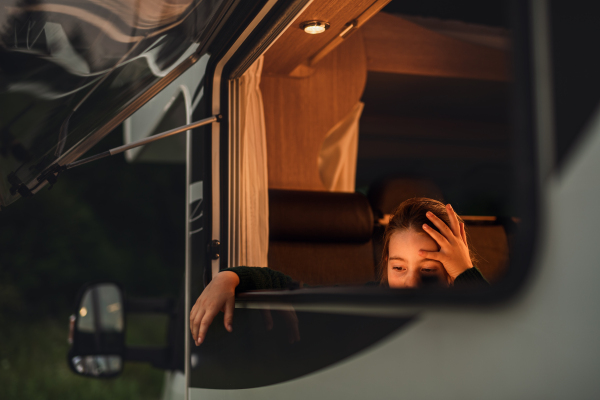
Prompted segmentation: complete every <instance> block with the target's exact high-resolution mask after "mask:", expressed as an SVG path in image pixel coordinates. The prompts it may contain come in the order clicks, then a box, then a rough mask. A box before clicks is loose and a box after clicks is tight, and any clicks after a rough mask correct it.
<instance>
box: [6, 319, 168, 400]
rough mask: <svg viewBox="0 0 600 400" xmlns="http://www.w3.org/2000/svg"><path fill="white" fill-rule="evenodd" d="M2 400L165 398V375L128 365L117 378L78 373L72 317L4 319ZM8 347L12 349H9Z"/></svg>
mask: <svg viewBox="0 0 600 400" xmlns="http://www.w3.org/2000/svg"><path fill="white" fill-rule="evenodd" d="M0 325H1V326H2V330H0V343H3V345H2V347H0V398H2V400H24V399H26V400H37V399H40V400H51V399H60V400H69V399H87V400H102V399H115V400H116V399H150V400H152V399H159V398H160V394H161V389H162V384H163V380H164V372H163V371H161V370H158V369H154V368H152V367H151V366H149V365H144V364H135V363H128V364H126V365H125V369H124V371H123V374H122V375H121V376H119V377H118V378H115V379H91V378H86V377H81V376H78V375H75V374H74V373H73V372H71V370H70V369H69V366H68V365H67V360H66V354H67V350H68V344H67V333H68V318H67V315H64V316H62V317H61V318H56V317H55V318H46V319H42V320H34V321H27V322H25V321H19V320H17V319H15V318H12V319H11V320H10V321H7V319H6V318H4V319H3V320H2V321H0ZM4 344H8V345H4Z"/></svg>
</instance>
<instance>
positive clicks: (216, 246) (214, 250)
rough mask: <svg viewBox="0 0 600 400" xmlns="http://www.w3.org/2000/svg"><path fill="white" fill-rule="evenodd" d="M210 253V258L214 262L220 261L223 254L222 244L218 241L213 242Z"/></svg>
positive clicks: (210, 245) (209, 249)
mask: <svg viewBox="0 0 600 400" xmlns="http://www.w3.org/2000/svg"><path fill="white" fill-rule="evenodd" d="M208 252H209V253H210V258H212V259H213V260H218V259H219V257H220V255H219V254H220V253H221V242H219V241H218V240H213V241H211V242H210V244H209V245H208Z"/></svg>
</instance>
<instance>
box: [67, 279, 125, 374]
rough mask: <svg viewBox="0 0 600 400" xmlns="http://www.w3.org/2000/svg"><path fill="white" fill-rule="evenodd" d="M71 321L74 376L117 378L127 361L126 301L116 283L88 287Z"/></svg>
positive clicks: (69, 355)
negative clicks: (125, 360)
mask: <svg viewBox="0 0 600 400" xmlns="http://www.w3.org/2000/svg"><path fill="white" fill-rule="evenodd" d="M76 304H77V311H76V312H75V314H74V315H72V316H71V318H70V333H69V341H70V342H71V348H70V350H69V353H68V356H67V357H68V363H69V366H70V367H71V369H72V370H73V372H75V373H76V374H79V375H84V376H90V377H94V378H113V377H116V376H118V375H119V374H120V373H121V372H122V371H123V362H124V359H125V352H126V348H125V311H126V310H125V301H124V295H123V291H122V289H121V287H120V286H119V285H117V284H116V283H113V282H102V283H93V284H89V285H86V286H84V287H83V288H82V290H81V291H80V293H79V295H78V297H77V303H76Z"/></svg>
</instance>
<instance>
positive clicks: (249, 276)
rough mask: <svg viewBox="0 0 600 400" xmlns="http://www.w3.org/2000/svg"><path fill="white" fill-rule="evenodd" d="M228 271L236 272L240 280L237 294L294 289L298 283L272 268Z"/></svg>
mask: <svg viewBox="0 0 600 400" xmlns="http://www.w3.org/2000/svg"><path fill="white" fill-rule="evenodd" d="M226 271H231V272H235V273H236V274H237V276H238V277H239V278H240V284H239V285H238V287H237V288H236V289H235V291H236V293H238V292H246V291H248V290H261V289H294V288H297V287H298V283H297V282H296V281H294V280H293V279H292V278H291V277H289V276H287V275H286V274H282V273H281V272H278V271H275V270H272V269H270V268H259V267H233V268H228V269H227V270H226Z"/></svg>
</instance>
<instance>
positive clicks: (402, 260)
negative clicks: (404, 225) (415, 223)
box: [387, 229, 448, 288]
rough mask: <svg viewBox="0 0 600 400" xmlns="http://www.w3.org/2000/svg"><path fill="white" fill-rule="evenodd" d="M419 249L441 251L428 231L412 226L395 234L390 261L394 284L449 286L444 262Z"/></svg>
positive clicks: (390, 279)
mask: <svg viewBox="0 0 600 400" xmlns="http://www.w3.org/2000/svg"><path fill="white" fill-rule="evenodd" d="M419 250H426V251H439V246H438V245H437V243H436V242H435V241H434V240H433V239H432V238H431V236H429V235H428V234H426V233H425V232H416V231H414V230H412V229H410V230H405V231H400V232H396V233H394V234H392V236H391V237H390V243H389V253H388V261H387V273H388V284H389V286H390V287H391V288H416V287H420V286H423V285H424V284H430V283H434V284H437V285H443V286H448V274H447V273H446V270H445V269H444V266H443V265H442V263H440V262H439V261H435V260H431V259H428V258H424V257H421V256H419Z"/></svg>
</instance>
